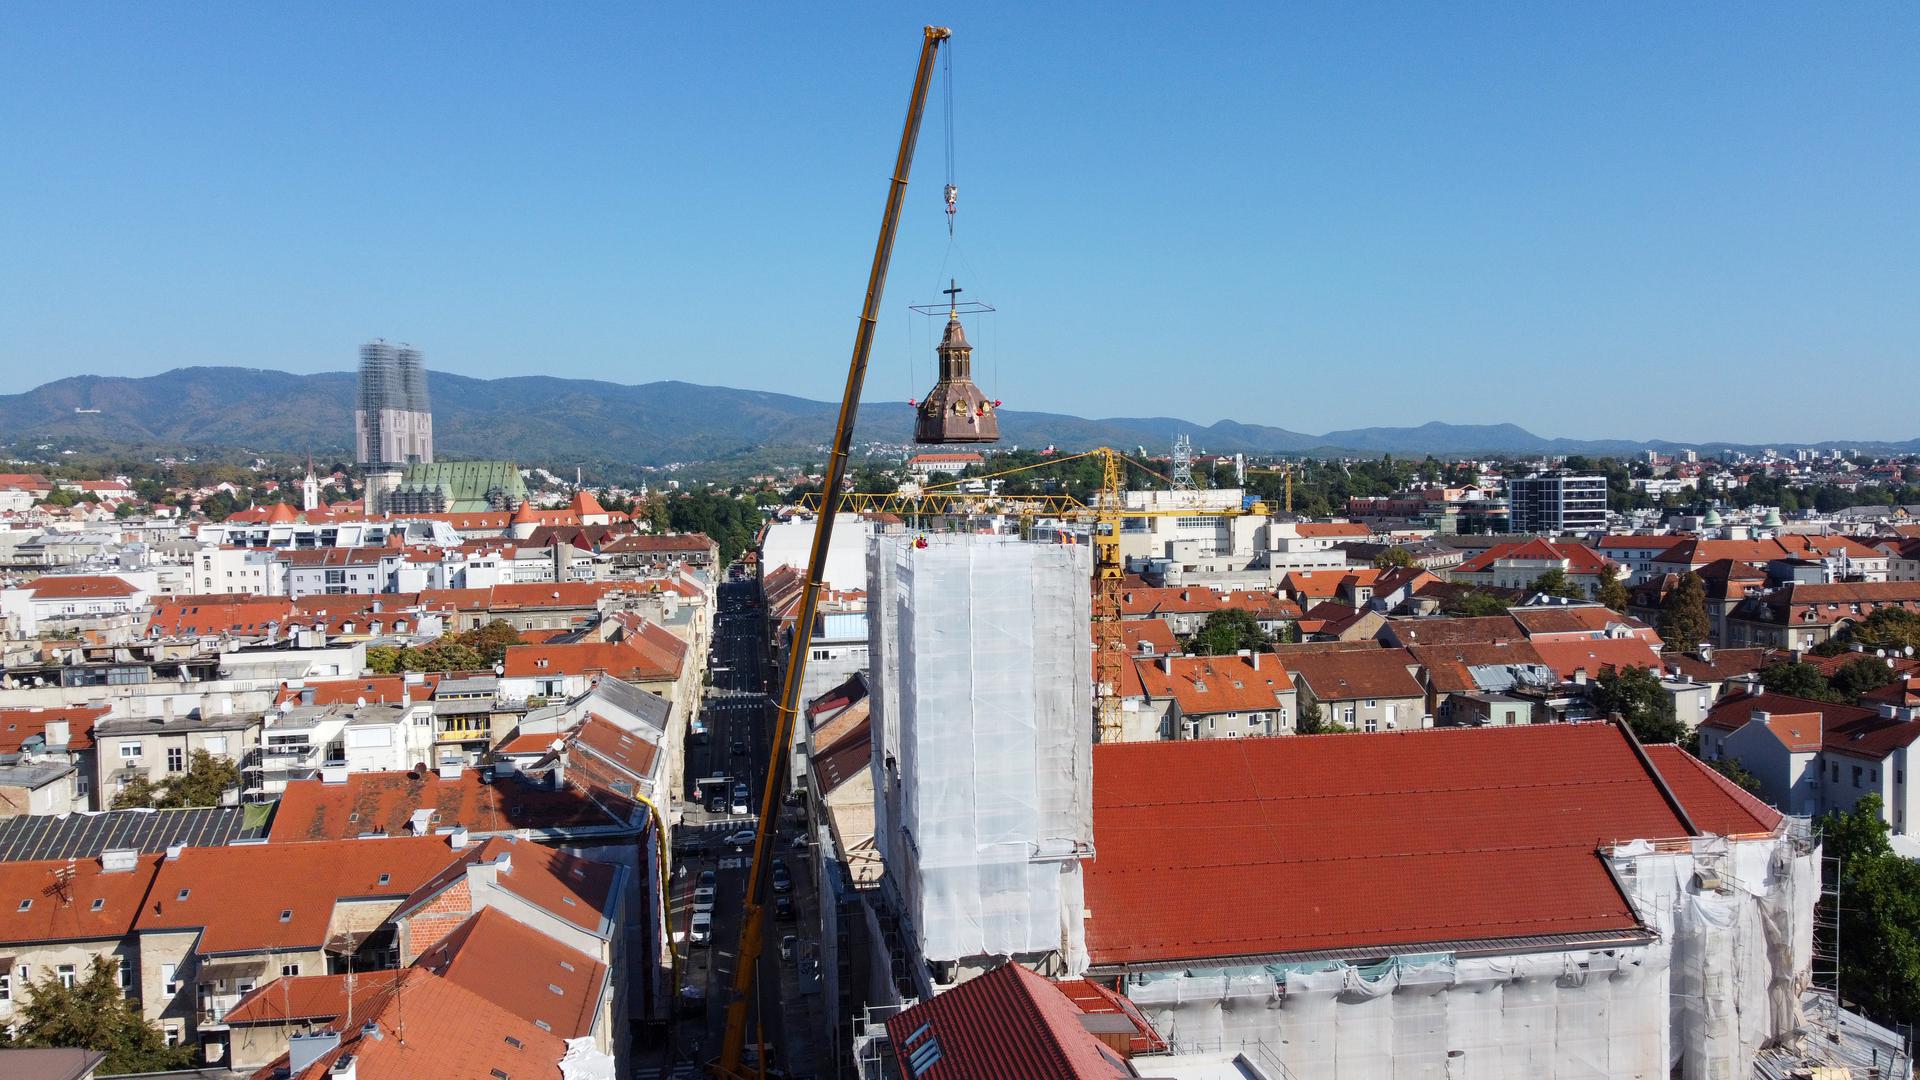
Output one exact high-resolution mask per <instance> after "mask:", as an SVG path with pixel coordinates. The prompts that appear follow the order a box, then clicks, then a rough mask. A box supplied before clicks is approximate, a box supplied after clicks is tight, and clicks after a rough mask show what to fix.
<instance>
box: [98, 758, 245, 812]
mask: <svg viewBox="0 0 1920 1080" xmlns="http://www.w3.org/2000/svg"><path fill="white" fill-rule="evenodd" d="M239 786H240V766H238V765H236V764H234V762H233V760H232V759H231V758H226V757H219V756H216V755H213V754H209V753H207V752H206V751H205V750H195V751H194V752H193V754H192V755H191V756H190V757H188V758H187V768H186V771H185V772H178V773H174V774H173V775H172V776H169V777H167V778H166V779H164V780H161V781H160V782H159V783H154V782H153V781H151V780H148V779H147V778H146V777H144V776H136V777H134V778H133V779H132V780H131V781H129V782H128V784H127V786H126V787H124V788H122V789H121V791H120V794H118V795H115V796H114V797H113V808H114V809H115V810H128V809H135V808H140V807H151V808H152V809H155V810H172V809H176V808H179V807H183V806H219V805H220V800H221V797H222V796H224V795H225V794H226V793H227V792H228V791H229V790H232V789H235V788H238V787H239Z"/></svg>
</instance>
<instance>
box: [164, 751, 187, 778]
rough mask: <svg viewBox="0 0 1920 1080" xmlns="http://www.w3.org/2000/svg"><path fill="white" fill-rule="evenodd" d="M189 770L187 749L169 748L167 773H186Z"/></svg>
mask: <svg viewBox="0 0 1920 1080" xmlns="http://www.w3.org/2000/svg"><path fill="white" fill-rule="evenodd" d="M186 769H187V751H186V748H185V747H180V746H169V747H167V771H168V772H185V771H186Z"/></svg>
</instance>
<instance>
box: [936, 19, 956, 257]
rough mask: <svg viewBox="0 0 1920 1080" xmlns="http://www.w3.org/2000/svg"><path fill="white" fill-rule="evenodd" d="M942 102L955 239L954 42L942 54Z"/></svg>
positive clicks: (949, 220) (948, 197)
mask: <svg viewBox="0 0 1920 1080" xmlns="http://www.w3.org/2000/svg"><path fill="white" fill-rule="evenodd" d="M940 103H941V113H942V117H943V119H944V121H945V128H946V131H945V134H946V143H947V187H946V190H945V192H944V193H943V194H944V195H945V196H946V200H947V239H949V240H951V239H953V216H954V214H955V213H957V212H958V211H959V209H960V188H959V186H958V185H957V184H955V183H954V179H953V43H952V42H948V43H947V49H946V51H945V52H944V53H941V54H940Z"/></svg>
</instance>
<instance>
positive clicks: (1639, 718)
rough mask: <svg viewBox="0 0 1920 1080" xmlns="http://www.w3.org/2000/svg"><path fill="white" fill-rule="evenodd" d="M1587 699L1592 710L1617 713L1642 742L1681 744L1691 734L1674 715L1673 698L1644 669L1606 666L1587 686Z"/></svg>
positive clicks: (1653, 676)
mask: <svg viewBox="0 0 1920 1080" xmlns="http://www.w3.org/2000/svg"><path fill="white" fill-rule="evenodd" d="M1588 696H1589V697H1590V698H1591V700H1592V702H1593V707H1594V710H1595V711H1597V712H1599V713H1600V714H1602V715H1612V714H1614V713H1618V714H1619V715H1620V718H1621V719H1622V720H1625V721H1626V722H1627V726H1628V727H1630V728H1632V729H1633V734H1634V736H1635V737H1636V738H1638V739H1639V740H1640V741H1641V742H1643V743H1684V742H1686V741H1687V739H1688V736H1689V735H1691V734H1692V733H1691V732H1689V731H1688V730H1687V726H1686V725H1685V724H1683V723H1681V722H1680V721H1679V720H1678V719H1676V718H1675V716H1674V714H1673V695H1672V694H1670V693H1668V692H1667V688H1666V687H1664V686H1662V685H1660V679H1659V678H1658V677H1657V676H1655V675H1654V673H1653V672H1651V671H1649V670H1647V669H1646V668H1637V667H1630V668H1627V669H1626V670H1624V671H1622V670H1620V669H1618V668H1612V667H1609V668H1607V669H1606V670H1604V671H1602V672H1600V674H1599V676H1598V677H1597V678H1595V679H1594V680H1593V682H1592V683H1591V684H1589V689H1588Z"/></svg>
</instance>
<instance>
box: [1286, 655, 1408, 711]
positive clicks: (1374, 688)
mask: <svg viewBox="0 0 1920 1080" xmlns="http://www.w3.org/2000/svg"><path fill="white" fill-rule="evenodd" d="M1415 666H1418V661H1416V660H1414V658H1413V655H1412V654H1411V653H1409V652H1407V650H1405V649H1362V650H1354V651H1350V652H1327V653H1303V654H1299V655H1289V656H1288V657H1287V667H1288V668H1290V669H1291V670H1292V671H1293V675H1294V679H1295V681H1296V682H1298V683H1304V684H1306V687H1307V689H1308V690H1310V691H1312V693H1313V697H1314V699H1315V700H1316V701H1350V700H1352V699H1354V698H1410V697H1425V696H1426V691H1425V690H1423V689H1421V687H1420V683H1419V681H1418V680H1416V679H1415V678H1414V677H1413V673H1412V672H1411V671H1410V670H1408V669H1409V668H1411V667H1415Z"/></svg>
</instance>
